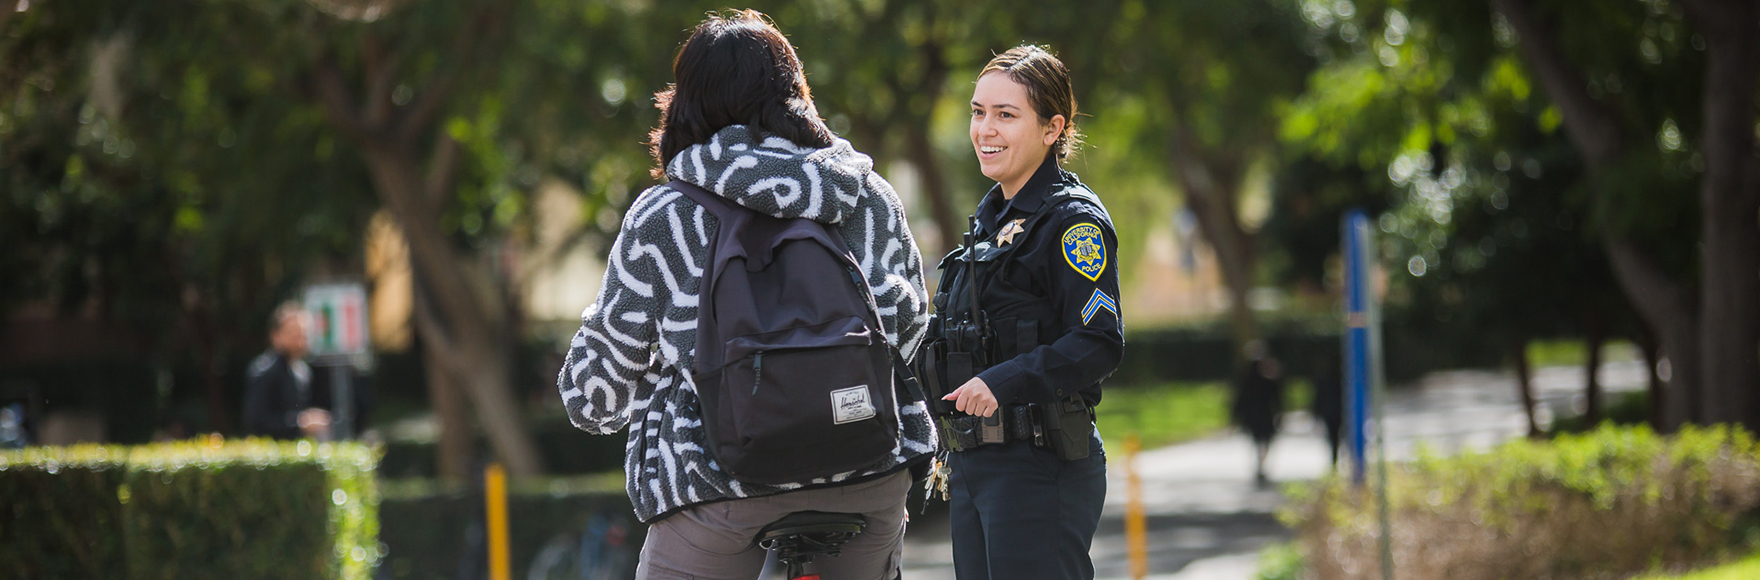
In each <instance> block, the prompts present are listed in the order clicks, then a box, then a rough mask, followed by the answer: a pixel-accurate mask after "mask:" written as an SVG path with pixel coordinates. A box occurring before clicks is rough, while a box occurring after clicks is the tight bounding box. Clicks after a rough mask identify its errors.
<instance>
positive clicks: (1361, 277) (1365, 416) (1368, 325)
mask: <svg viewBox="0 0 1760 580" xmlns="http://www.w3.org/2000/svg"><path fill="white" fill-rule="evenodd" d="M1340 227H1341V229H1342V230H1343V231H1342V233H1343V236H1342V239H1343V241H1342V243H1343V246H1344V247H1343V248H1341V250H1342V251H1343V253H1344V316H1345V325H1344V337H1343V340H1344V379H1345V409H1346V411H1347V412H1348V413H1349V416H1348V417H1347V418H1348V421H1347V424H1346V428H1347V429H1348V431H1347V433H1348V436H1349V437H1350V450H1351V477H1352V481H1354V482H1356V484H1357V486H1358V487H1361V486H1362V485H1363V483H1364V481H1365V479H1366V478H1365V475H1367V473H1368V466H1369V455H1368V453H1367V451H1368V447H1369V438H1368V427H1369V419H1370V417H1371V415H1373V417H1374V419H1375V449H1376V455H1377V461H1376V464H1377V465H1376V472H1377V473H1376V480H1377V481H1376V483H1377V485H1376V487H1377V488H1378V489H1377V490H1376V492H1377V493H1376V500H1377V503H1378V504H1379V508H1380V510H1379V511H1380V515H1381V574H1382V578H1384V579H1391V578H1393V552H1392V537H1391V534H1392V529H1391V527H1390V526H1389V525H1388V510H1387V439H1386V437H1385V432H1386V425H1385V424H1384V423H1383V422H1382V421H1381V401H1382V400H1383V397H1382V393H1383V392H1384V391H1383V384H1384V380H1383V376H1382V374H1381V369H1382V368H1383V367H1382V364H1381V308H1380V304H1378V303H1377V301H1376V300H1375V287H1374V282H1375V280H1374V275H1375V268H1374V265H1375V238H1374V232H1373V230H1371V229H1370V226H1369V216H1367V215H1365V214H1364V213H1363V210H1361V209H1352V210H1350V211H1348V212H1346V213H1345V215H1344V220H1343V223H1342V224H1340Z"/></svg>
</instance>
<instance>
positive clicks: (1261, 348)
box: [1231, 340, 1283, 485]
mask: <svg viewBox="0 0 1760 580" xmlns="http://www.w3.org/2000/svg"><path fill="white" fill-rule="evenodd" d="M1244 350H1245V353H1246V359H1247V362H1246V365H1245V368H1243V369H1242V370H1241V373H1240V376H1239V377H1238V378H1237V379H1236V380H1235V393H1234V407H1233V412H1232V413H1231V416H1232V418H1233V419H1234V423H1235V424H1236V425H1239V426H1240V427H1241V429H1244V430H1245V431H1246V432H1247V435H1249V436H1251V437H1252V438H1253V458H1254V463H1253V466H1254V467H1253V481H1254V483H1257V484H1259V485H1266V484H1268V483H1270V481H1271V480H1270V478H1269V477H1267V476H1266V475H1265V459H1266V457H1267V456H1268V455H1270V453H1271V439H1272V438H1274V437H1276V436H1277V427H1278V424H1279V423H1281V422H1282V418H1283V366H1282V365H1281V364H1279V363H1278V362H1277V359H1276V358H1273V357H1272V356H1271V355H1270V353H1268V352H1266V348H1265V341H1262V340H1252V341H1248V342H1247V345H1246V347H1245V349H1244Z"/></svg>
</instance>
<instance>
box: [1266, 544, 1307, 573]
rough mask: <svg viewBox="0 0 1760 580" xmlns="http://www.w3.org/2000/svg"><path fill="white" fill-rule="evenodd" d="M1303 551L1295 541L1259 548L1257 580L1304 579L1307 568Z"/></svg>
mask: <svg viewBox="0 0 1760 580" xmlns="http://www.w3.org/2000/svg"><path fill="white" fill-rule="evenodd" d="M1306 569H1307V567H1306V564H1304V563H1303V562H1302V551H1301V549H1300V548H1298V547H1297V546H1296V544H1295V543H1293V542H1278V543H1275V544H1271V545H1269V546H1265V547H1264V548H1263V549H1261V550H1259V570H1258V572H1257V573H1255V574H1254V575H1253V578H1254V579H1255V580H1302V572H1303V571H1304V570H1306Z"/></svg>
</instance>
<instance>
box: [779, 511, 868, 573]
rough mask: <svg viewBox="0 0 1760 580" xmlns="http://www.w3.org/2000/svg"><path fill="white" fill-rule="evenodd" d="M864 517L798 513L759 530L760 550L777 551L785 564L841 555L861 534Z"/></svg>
mask: <svg viewBox="0 0 1760 580" xmlns="http://www.w3.org/2000/svg"><path fill="white" fill-rule="evenodd" d="M866 527H867V521H866V520H864V519H863V518H862V516H861V514H841V513H828V512H795V513H792V514H788V515H786V516H783V517H782V519H779V520H776V521H774V522H770V524H769V525H767V526H764V528H763V529H761V530H759V531H758V539H757V543H758V547H760V548H763V549H766V550H775V551H776V556H777V558H778V559H780V560H782V562H783V563H784V564H789V563H795V562H798V563H803V564H804V563H807V562H811V561H813V558H814V557H815V556H820V555H826V556H836V555H838V553H839V551H840V549H841V548H842V547H843V544H844V543H846V542H848V541H850V539H851V538H854V537H855V536H856V534H860V533H862V529H863V528H866Z"/></svg>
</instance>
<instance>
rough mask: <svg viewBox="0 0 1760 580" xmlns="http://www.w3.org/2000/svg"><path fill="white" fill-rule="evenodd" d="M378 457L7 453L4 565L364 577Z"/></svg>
mask: <svg viewBox="0 0 1760 580" xmlns="http://www.w3.org/2000/svg"><path fill="white" fill-rule="evenodd" d="M377 462H378V457H377V454H376V452H374V451H373V450H371V449H369V448H367V447H363V446H360V445H356V444H341V445H335V444H328V443H324V444H313V443H311V442H308V441H301V442H271V441H266V440H255V439H253V440H243V441H226V442H220V441H218V440H215V441H213V442H212V443H210V442H209V441H203V440H192V441H185V442H176V443H162V444H153V445H142V446H135V447H121V446H94V445H85V446H74V447H32V448H26V449H23V450H19V451H5V452H0V505H5V506H6V508H5V509H6V510H7V511H8V512H9V513H7V514H6V516H7V517H5V518H0V522H4V523H3V524H0V561H6V562H9V563H14V564H15V565H16V567H15V568H14V570H15V571H17V572H19V574H20V575H19V577H20V578H27V579H32V578H116V577H124V578H134V579H143V580H144V579H149V578H180V579H181V578H214V579H231V578H266V579H267V578H288V579H299V580H309V579H311V578H338V579H365V578H369V577H371V572H372V570H373V567H374V566H375V565H376V564H377V562H378V560H379V558H380V557H381V556H382V554H380V553H379V547H378V535H379V519H378V509H379V497H378V490H377V487H376V486H375V484H374V480H373V476H374V473H373V472H374V469H375V467H376V465H377Z"/></svg>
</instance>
